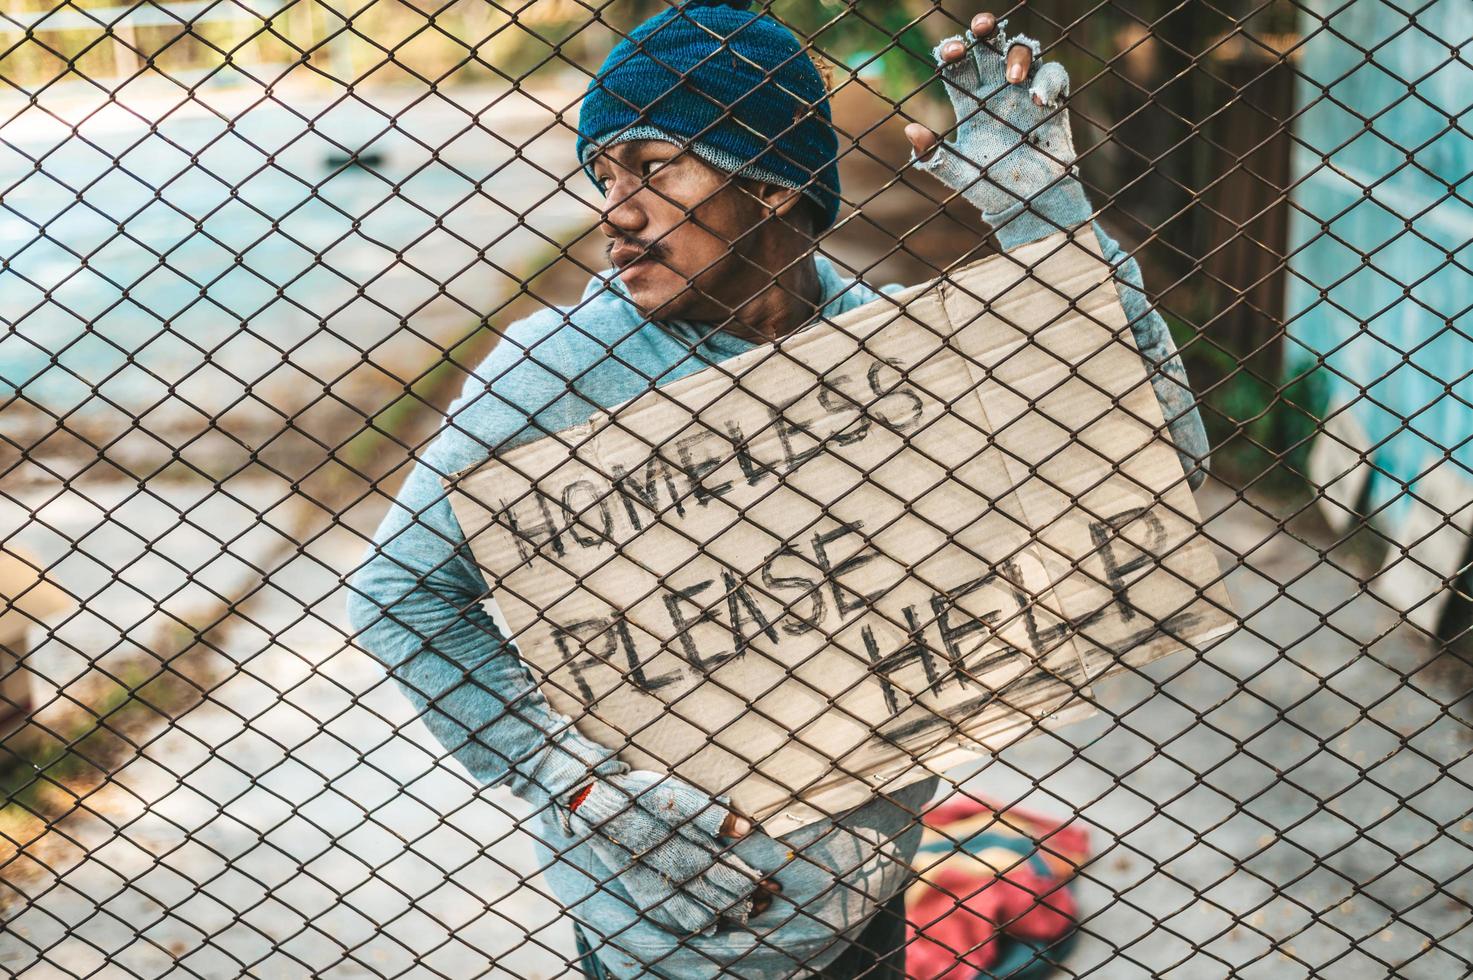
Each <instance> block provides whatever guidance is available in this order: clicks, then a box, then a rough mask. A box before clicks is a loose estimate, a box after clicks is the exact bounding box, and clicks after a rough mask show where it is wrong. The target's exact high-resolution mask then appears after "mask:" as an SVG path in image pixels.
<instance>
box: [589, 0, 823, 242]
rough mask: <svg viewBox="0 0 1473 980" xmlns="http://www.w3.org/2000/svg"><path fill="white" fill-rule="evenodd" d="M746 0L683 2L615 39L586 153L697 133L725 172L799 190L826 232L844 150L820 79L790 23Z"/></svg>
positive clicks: (596, 88)
mask: <svg viewBox="0 0 1473 980" xmlns="http://www.w3.org/2000/svg"><path fill="white" fill-rule="evenodd" d="M746 7H747V0H735V2H720V0H683V2H680V3H678V4H677V5H676V6H674V7H672V8H670V9H669V10H666V11H663V12H661V13H659V14H656V15H655V16H654V17H651V18H650V19H649V20H647V21H645V22H644V23H643V24H640V25H639V26H638V27H636V28H635V29H634V30H633V31H632V32H630V34H629V36H628V37H627V38H625V39H624V40H622V41H620V42H619V43H618V44H617V45H615V46H614V49H613V50H612V51H610V52H609V56H608V57H607V58H605V59H604V63H603V67H601V68H600V69H599V71H598V75H597V76H595V77H594V79H593V80H592V81H591V82H589V84H588V91H587V92H586V93H585V94H584V97H583V104H582V107H581V109H580V110H579V116H578V144H577V153H578V161H579V163H580V164H582V166H583V170H584V172H585V173H587V174H588V178H589V179H590V180H593V167H592V166H591V165H590V159H591V157H592V155H593V153H594V151H595V150H598V149H601V148H603V147H606V146H612V145H614V144H616V143H622V142H624V141H626V140H636V139H661V140H666V141H668V142H672V143H681V144H685V143H687V141H688V142H689V147H690V151H691V152H692V153H694V154H696V155H697V156H699V157H701V158H702V159H703V160H705V161H706V162H707V163H709V164H711V165H712V166H714V167H717V168H718V169H720V170H724V171H726V172H728V173H732V174H737V175H738V176H741V177H748V178H751V179H753V180H760V181H766V182H768V183H773V184H778V185H781V186H784V187H796V188H802V190H803V193H805V194H807V195H808V196H809V197H810V198H812V199H813V200H814V202H816V203H817V204H818V206H819V211H820V212H821V214H822V218H821V225H820V228H819V230H824V229H827V228H829V227H830V226H831V225H832V224H833V223H834V219H835V218H837V217H838V214H839V168H838V165H837V163H836V160H837V157H838V151H839V141H838V137H837V136H836V135H835V134H834V126H833V121H832V116H831V114H830V110H829V100H828V93H827V91H826V87H825V85H824V81H823V77H822V76H821V75H820V74H819V72H818V69H817V68H816V67H814V64H813V62H812V60H810V58H809V57H808V55H807V54H806V53H805V52H804V51H803V49H802V47H801V46H800V45H799V44H798V39H797V38H795V37H794V36H793V34H792V32H791V31H789V30H788V29H787V28H786V27H784V26H783V25H782V24H780V23H778V22H777V21H776V20H774V19H772V18H771V17H768V16H766V15H765V14H756V13H753V12H752V11H750V10H747V9H746Z"/></svg>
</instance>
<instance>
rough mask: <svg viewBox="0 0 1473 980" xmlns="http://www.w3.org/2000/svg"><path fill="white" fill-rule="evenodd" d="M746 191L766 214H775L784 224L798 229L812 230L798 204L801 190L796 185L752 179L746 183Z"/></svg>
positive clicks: (801, 195) (801, 200) (800, 199)
mask: <svg viewBox="0 0 1473 980" xmlns="http://www.w3.org/2000/svg"><path fill="white" fill-rule="evenodd" d="M748 193H750V194H751V195H752V196H753V197H755V198H757V200H758V202H759V203H760V204H761V205H762V207H763V208H764V210H765V211H766V212H767V214H775V215H776V216H777V217H778V218H779V219H781V220H782V221H784V222H785V223H786V224H788V225H790V226H792V227H794V228H797V229H799V230H800V231H805V232H809V231H812V229H811V228H809V227H808V225H809V222H808V219H807V216H806V215H805V214H804V212H803V209H802V208H801V207H800V206H799V205H800V204H802V202H803V192H802V191H800V190H798V189H797V188H796V187H784V186H783V185H781V184H770V183H767V182H766V181H760V180H754V181H750V182H749V183H748ZM765 216H766V215H764V217H765Z"/></svg>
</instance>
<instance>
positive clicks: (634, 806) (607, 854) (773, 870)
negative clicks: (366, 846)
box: [350, 0, 1206, 980]
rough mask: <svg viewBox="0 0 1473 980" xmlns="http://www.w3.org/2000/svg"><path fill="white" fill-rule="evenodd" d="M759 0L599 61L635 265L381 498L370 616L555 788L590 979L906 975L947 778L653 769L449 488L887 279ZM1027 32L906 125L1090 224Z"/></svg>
mask: <svg viewBox="0 0 1473 980" xmlns="http://www.w3.org/2000/svg"><path fill="white" fill-rule="evenodd" d="M745 8H746V4H745V3H740V2H738V3H715V2H711V0H687V2H685V3H683V4H681V5H679V6H676V7H673V8H671V9H668V10H665V11H663V12H662V13H660V14H658V15H656V16H655V17H653V18H651V19H650V20H648V21H646V22H645V23H643V24H642V25H640V26H639V27H638V28H636V29H635V30H634V31H633V32H632V33H631V35H630V36H629V37H628V38H627V39H625V40H624V41H621V42H620V43H619V44H618V45H617V46H616V47H614V49H613V50H612V52H611V53H610V54H609V56H608V58H607V60H606V61H605V62H604V65H603V67H602V68H601V69H600V71H599V74H598V75H597V76H596V77H595V79H594V80H593V81H592V82H591V83H590V85H589V87H588V91H587V93H586V95H585V97H584V99H583V101H582V104H581V107H580V113H579V123H578V129H579V133H578V141H577V152H578V154H579V162H580V164H581V165H582V166H583V168H584V170H585V172H586V173H587V174H588V176H589V177H590V178H591V179H592V180H593V182H594V184H595V185H596V186H597V187H598V189H599V191H600V192H601V193H602V194H603V195H604V204H603V210H602V214H601V221H600V228H601V230H602V231H603V233H604V234H605V235H606V236H607V237H608V243H607V244H608V255H609V258H610V259H611V262H612V268H608V269H605V270H604V271H602V272H600V273H598V274H596V275H595V276H594V277H592V278H591V279H590V280H589V282H588V285H587V288H586V289H585V290H584V293H583V296H582V298H581V300H580V301H579V302H578V303H576V304H574V305H572V306H568V307H557V308H548V309H544V310H542V311H540V312H538V313H534V314H533V315H531V316H528V317H526V318H525V319H522V320H520V321H518V322H516V323H514V324H512V325H511V326H510V327H508V328H506V330H505V331H504V335H503V338H502V339H501V340H500V342H499V344H498V346H497V347H496V348H495V349H494V350H493V351H492V352H491V354H490V355H489V356H488V357H487V358H486V359H485V361H484V362H483V363H482V364H481V365H480V366H479V367H478V368H477V369H476V371H475V373H474V374H473V376H472V377H471V378H470V380H469V381H468V382H467V383H466V386H465V389H464V391H463V393H462V394H461V395H460V397H459V398H458V399H457V400H456V401H455V403H454V404H453V405H452V406H451V408H450V410H449V415H448V418H447V420H446V423H445V426H444V428H443V430H442V431H441V433H440V434H439V435H438V437H437V438H436V439H435V440H434V442H433V443H432V444H431V445H430V447H429V448H428V450H427V451H426V452H425V453H424V454H423V456H422V458H421V459H420V460H419V462H418V463H417V465H416V466H415V467H414V469H413V471H412V472H411V473H410V475H409V477H408V478H407V480H406V482H405V484H404V486H403V488H402V490H401V491H400V493H399V495H398V499H397V500H396V501H395V505H394V506H392V507H391V508H390V511H389V513H388V515H387V516H386V517H385V518H384V520H383V523H382V525H381V526H380V528H379V530H378V532H377V534H376V535H375V540H374V542H373V545H372V547H371V548H370V550H369V554H368V557H367V560H366V564H365V565H364V567H363V568H362V569H361V570H360V571H359V572H358V573H357V574H356V575H355V576H354V577H353V580H352V586H353V588H352V597H351V599H350V615H351V621H352V624H353V628H354V629H355V630H357V631H359V633H360V634H361V635H360V636H359V641H360V642H361V645H362V646H363V647H364V648H365V649H367V650H368V651H370V652H371V653H372V654H373V655H374V656H375V657H377V658H378V659H380V660H381V661H382V662H383V663H384V664H385V665H386V666H387V667H388V668H389V670H390V672H391V674H392V676H393V677H394V678H395V679H396V680H397V681H398V682H399V683H400V684H401V685H402V687H403V689H404V691H405V692H406V694H407V695H408V697H409V698H410V700H411V701H412V702H413V704H414V706H415V707H416V708H417V709H418V710H419V711H420V712H421V714H422V717H423V719H424V721H425V723H426V724H427V725H428V727H429V729H430V731H431V732H433V733H434V735H435V736H436V738H438V739H439V741H440V742H441V743H442V744H443V745H444V746H445V748H446V749H447V750H448V751H449V752H450V753H451V754H452V755H453V756H454V757H455V758H456V759H457V760H459V761H460V762H461V763H462V764H463V765H464V766H465V767H466V769H467V770H469V772H470V773H471V775H472V776H473V777H475V778H476V779H477V780H478V781H480V782H482V783H484V784H488V785H495V786H506V787H509V788H510V790H511V791H512V792H513V793H514V794H516V795H517V796H518V797H520V798H522V799H523V800H525V801H527V802H528V803H529V804H531V807H532V811H533V816H532V818H531V819H530V820H528V821H527V822H526V823H525V824H524V826H525V827H526V828H527V829H528V830H529V831H530V832H531V833H532V834H533V836H534V837H536V838H537V840H538V842H539V845H538V857H539V866H540V867H542V868H543V869H545V872H546V878H547V883H548V886H549V887H550V889H551V891H552V893H553V895H554V896H555V897H556V899H557V900H558V902H559V903H560V904H561V905H563V906H564V907H565V908H566V909H567V910H568V912H569V913H570V914H571V915H572V917H573V919H574V930H575V935H576V938H577V941H578V945H579V950H580V953H581V954H582V962H581V966H582V969H583V970H584V972H585V973H587V974H589V975H591V976H617V977H634V976H641V975H657V976H668V977H677V978H681V980H691V978H699V977H711V976H720V975H736V976H742V977H780V976H790V975H795V974H796V975H817V976H833V977H838V976H856V975H865V976H872V977H880V976H896V977H899V976H903V965H904V943H905V927H904V925H905V924H904V916H903V908H904V907H903V896H904V886H905V885H906V884H907V883H908V881H909V880H910V877H911V872H910V869H909V862H910V860H911V858H912V856H913V855H914V853H915V851H916V849H917V846H918V844H919V841H920V837H921V829H922V828H921V824H920V821H919V815H920V813H921V812H922V809H923V808H924V807H925V805H926V803H927V801H928V800H929V799H930V798H931V796H932V795H933V794H934V793H935V792H936V789H937V785H938V777H936V776H931V777H928V778H926V779H924V780H922V781H920V782H916V783H913V784H911V785H909V786H906V787H904V788H903V789H901V790H898V791H896V792H893V793H890V794H888V795H877V796H876V797H875V798H874V799H873V800H871V801H870V802H868V803H866V804H865V805H862V806H859V807H857V808H855V809H852V810H849V811H847V812H843V813H839V814H835V815H833V816H832V818H830V819H827V820H822V821H820V822H818V823H814V824H811V825H809V826H806V827H803V828H801V829H800V830H798V831H796V832H794V833H791V834H787V835H784V836H783V837H781V838H776V839H775V838H772V837H769V836H767V835H765V834H764V833H762V832H761V831H760V830H757V829H755V828H754V826H753V824H752V822H751V821H750V820H748V819H746V818H745V817H743V816H742V815H740V814H737V813H734V812H731V811H729V810H728V809H727V808H726V807H725V806H724V805H723V800H722V798H720V797H718V798H714V799H713V798H712V797H711V796H709V795H707V794H706V793H704V792H702V791H700V790H697V789H696V788H695V787H693V786H691V785H690V784H688V783H686V782H684V781H682V780H680V779H679V778H678V777H676V776H673V775H669V774H664V773H655V772H641V771H629V767H628V766H627V765H626V764H624V763H622V762H620V761H619V760H618V759H617V758H616V752H615V751H614V750H611V749H609V748H605V747H603V746H600V745H597V744H594V743H593V742H592V741H590V740H588V739H586V738H584V737H583V736H581V735H580V734H579V733H578V731H577V730H576V729H575V727H574V725H573V722H572V720H570V719H569V718H567V717H562V716H561V715H559V714H558V713H556V712H554V711H553V710H552V709H551V708H550V706H549V704H548V703H547V702H546V700H545V699H544V697H543V696H542V694H541V692H540V691H539V689H538V687H537V685H536V683H535V682H534V681H533V679H532V677H531V675H530V672H529V670H528V669H527V667H526V665H525V664H523V663H522V662H521V660H520V659H519V656H518V652H517V650H516V648H515V647H514V646H513V645H511V644H509V643H508V642H507V641H506V639H505V638H504V637H503V636H502V635H501V633H500V632H499V631H498V629H497V627H496V625H495V624H494V621H493V619H492V617H491V616H490V615H488V613H487V611H486V610H485V609H484V608H483V607H482V600H483V599H485V598H487V597H489V596H490V595H491V593H490V590H489V589H488V587H487V584H486V581H485V579H484V577H483V576H482V574H481V572H480V571H479V570H478V569H477V567H476V565H475V564H474V562H473V560H472V559H471V556H470V552H469V549H468V547H466V542H465V537H464V534H463V533H462V530H461V528H460V526H459V525H458V523H457V521H456V518H455V516H454V515H453V513H452V510H451V506H450V503H449V501H448V499H447V495H446V492H445V490H444V489H443V487H442V484H441V478H442V477H444V476H447V475H449V474H452V473H456V472H458V471H460V470H463V469H465V468H467V467H469V466H471V465H472V464H475V463H477V462H479V461H482V460H484V459H486V458H487V456H488V455H489V454H493V453H498V452H501V451H504V450H506V449H508V448H511V447H514V446H517V445H521V444H524V443H527V442H530V441H532V440H534V439H537V438H540V437H542V436H545V435H548V434H550V433H554V432H558V431H561V430H564V429H567V428H569V427H570V426H573V425H576V424H579V423H582V422H584V421H586V420H588V419H589V418H590V416H591V415H592V414H593V413H594V412H595V411H596V410H598V409H600V408H603V407H607V406H612V405H616V404H618V403H620V402H623V401H626V400H628V399H631V398H634V397H636V396H638V395H639V394H641V393H642V392H646V391H649V390H650V389H651V388H653V387H656V386H659V385H663V384H666V383H669V382H671V381H674V380H676V379H678V378H681V377H684V376H687V375H690V374H691V373H693V372H696V371H700V370H701V369H703V368H706V367H709V366H711V365H714V364H718V363H719V362H721V361H723V360H725V359H727V358H730V357H733V356H735V355H737V354H740V353H742V352H744V351H747V350H751V349H752V348H753V347H755V346H757V345H759V344H763V343H768V342H771V341H773V340H775V339H777V338H781V337H783V336H785V335H787V334H789V333H791V332H792V331H794V330H797V329H799V328H800V327H802V326H804V325H805V324H808V323H810V322H813V321H815V320H818V321H822V320H823V319H825V318H832V317H835V316H838V315H839V314H842V313H844V312H846V311H848V310H851V309H853V308H855V307H857V306H860V305H862V304H864V303H867V302H870V301H872V300H875V299H877V298H880V297H881V295H882V294H881V293H879V292H876V291H875V290H873V289H871V288H870V287H868V286H866V285H865V284H863V283H861V282H858V281H855V280H853V279H849V278H846V277H844V276H842V275H841V274H840V273H839V271H838V270H836V269H835V268H834V266H833V264H832V263H831V262H830V261H829V260H828V259H827V258H826V257H824V256H823V255H821V254H819V253H818V252H817V251H816V250H815V248H814V239H815V238H816V237H818V236H820V235H821V234H822V233H823V232H825V231H826V230H827V229H829V228H830V227H831V226H832V225H833V223H834V221H835V218H836V217H837V214H838V210H839V178H838V172H837V167H836V158H837V149H838V140H837V136H836V133H835V131H834V129H833V127H832V124H831V121H830V120H831V117H830V108H829V103H828V98H827V93H826V85H825V82H824V79H823V77H822V76H821V74H820V72H819V71H818V69H817V68H816V67H815V65H814V63H813V61H812V60H811V59H810V58H809V57H808V56H807V55H806V54H805V53H804V51H803V49H802V47H801V46H800V44H799V43H798V41H797V39H796V38H795V37H794V36H793V35H792V34H791V33H790V32H789V31H788V30H787V29H786V28H784V27H783V26H782V25H780V24H779V23H778V22H777V21H775V20H773V19H772V18H770V17H768V16H766V15H761V16H759V15H758V14H756V13H754V12H752V11H749V10H747V9H745ZM1004 26H1005V25H1003V24H1000V23H997V22H996V20H995V18H994V17H992V15H990V14H978V15H977V16H976V17H974V18H973V20H972V21H971V24H970V28H971V29H970V30H968V31H966V32H965V33H964V34H963V35H960V36H956V37H951V38H948V39H946V40H945V41H943V42H942V43H941V44H939V45H938V46H937V47H936V49H935V51H934V55H935V57H936V60H937V64H938V66H939V70H940V73H941V76H942V78H943V81H944V84H945V87H946V90H947V92H948V93H949V95H950V97H951V99H952V102H953V106H954V108H955V109H956V110H957V117H958V125H957V127H956V130H955V135H954V139H952V140H951V141H948V142H940V141H939V140H938V138H937V137H936V136H935V134H933V133H931V132H930V131H929V130H927V129H926V128H925V127H923V126H920V125H917V124H912V125H910V126H908V127H907V129H906V135H907V137H908V138H909V139H910V141H911V144H912V153H911V160H910V165H912V166H914V167H915V168H917V169H920V170H924V171H927V172H929V173H930V174H932V175H934V176H935V177H936V178H939V179H940V180H941V181H942V182H943V183H945V184H946V185H948V186H949V187H950V188H952V189H953V190H956V191H958V192H960V193H961V194H962V195H963V196H964V197H965V198H966V200H968V201H969V202H971V203H972V204H974V205H975V206H977V207H978V208H980V209H981V211H982V212H983V215H984V216H985V218H986V220H987V221H988V222H989V223H990V224H991V226H992V227H993V228H994V230H995V233H996V236H997V239H998V241H999V243H1000V244H1001V245H1002V247H1003V248H1004V249H1005V250H1010V249H1013V248H1015V247H1017V246H1019V245H1022V244H1025V243H1028V242H1031V241H1035V240H1037V239H1039V238H1043V237H1046V236H1048V235H1051V234H1054V233H1057V232H1058V231H1060V230H1071V229H1075V228H1079V227H1080V226H1082V225H1085V224H1087V223H1089V222H1090V220H1091V205H1090V203H1089V201H1088V200H1087V199H1086V197H1085V195H1084V192H1083V189H1082V187H1081V185H1080V183H1079V181H1078V180H1077V179H1076V177H1075V168H1074V166H1073V163H1074V151H1073V143H1072V139H1071V137H1070V133H1069V125H1068V121H1067V117H1066V116H1065V113H1064V112H1063V110H1062V108H1061V102H1062V100H1063V98H1064V97H1065V95H1066V94H1067V87H1068V78H1067V76H1066V75H1065V73H1064V71H1063V70H1062V68H1061V67H1059V66H1058V65H1053V64H1042V65H1040V64H1038V63H1037V60H1036V59H1037V54H1038V47H1039V46H1038V44H1037V43H1036V42H1034V41H1032V40H1030V39H1027V38H1024V37H1013V38H1011V39H1009V38H1007V37H1006V36H1005V34H1004ZM1045 147H1047V149H1045ZM1081 232H1082V233H1084V234H1089V233H1090V229H1081ZM1093 233H1094V234H1096V235H1097V236H1098V238H1099V242H1100V244H1101V246H1102V247H1103V251H1104V255H1105V258H1106V260H1107V261H1108V262H1110V263H1111V264H1112V265H1115V266H1116V267H1117V269H1118V272H1117V277H1118V279H1119V280H1121V282H1122V285H1121V287H1120V293H1121V297H1122V300H1123V305H1124V307H1125V311H1126V314H1127V316H1128V317H1129V319H1130V320H1131V325H1132V330H1133V332H1134V336H1135V339H1136V343H1137V346H1138V348H1139V350H1140V352H1141V354H1142V355H1143V357H1144V358H1146V360H1147V362H1148V363H1147V372H1148V374H1149V375H1150V377H1151V380H1152V384H1153V386H1154V388H1155V391H1156V393H1157V395H1158V398H1159V400H1160V402H1161V404H1162V407H1163V410H1164V416H1165V418H1166V419H1167V420H1168V423H1169V432H1170V437H1171V438H1172V439H1173V440H1174V442H1175V444H1176V446H1177V449H1178V452H1179V453H1180V454H1181V457H1182V460H1183V464H1184V467H1185V472H1186V473H1188V474H1191V475H1192V482H1193V484H1194V485H1195V483H1196V482H1198V480H1199V479H1200V476H1201V472H1202V471H1201V469H1200V461H1201V459H1202V458H1203V456H1204V454H1205V451H1206V445H1205V437H1204V434H1203V432H1202V430H1201V424H1200V421H1199V420H1198V417H1197V414H1196V411H1195V409H1194V408H1193V405H1192V399H1191V395H1190V393H1189V392H1188V390H1187V389H1186V388H1185V386H1184V384H1185V380H1186V379H1185V374H1184V372H1183V370H1182V367H1181V363H1180V359H1179V358H1178V357H1177V356H1176V351H1175V348H1174V346H1173V344H1172V341H1171V338H1170V336H1169V335H1168V334H1167V331H1166V328H1165V324H1164V323H1163V322H1162V320H1161V317H1160V316H1159V315H1158V314H1157V313H1155V311H1154V310H1152V309H1150V307H1149V306H1148V304H1147V301H1146V298H1145V296H1144V295H1143V293H1141V292H1140V291H1139V286H1140V279H1139V272H1138V271H1137V268H1136V265H1135V262H1134V261H1133V260H1132V259H1130V258H1129V257H1127V256H1125V255H1123V254H1122V253H1121V251H1120V250H1119V248H1118V247H1117V245H1116V243H1115V242H1113V241H1112V240H1111V239H1110V238H1109V237H1108V236H1107V235H1106V234H1105V233H1104V232H1103V231H1102V230H1101V229H1100V228H1099V226H1098V225H1094V227H1093ZM1131 286H1134V287H1136V288H1131ZM900 288H902V287H900V286H899V285H887V286H886V287H885V288H884V290H883V292H884V293H893V292H895V291H898V290H899V289H900ZM867 971H868V972H867Z"/></svg>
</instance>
